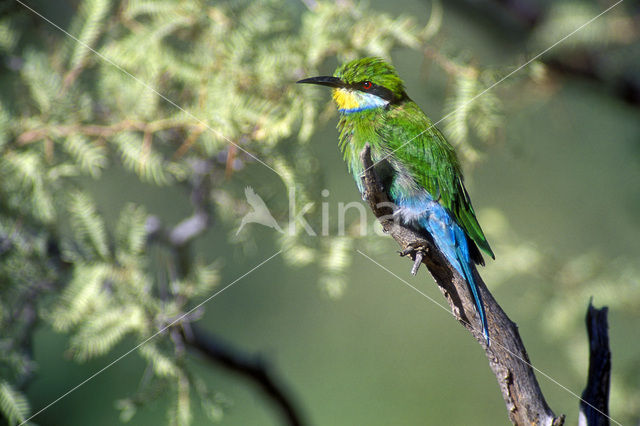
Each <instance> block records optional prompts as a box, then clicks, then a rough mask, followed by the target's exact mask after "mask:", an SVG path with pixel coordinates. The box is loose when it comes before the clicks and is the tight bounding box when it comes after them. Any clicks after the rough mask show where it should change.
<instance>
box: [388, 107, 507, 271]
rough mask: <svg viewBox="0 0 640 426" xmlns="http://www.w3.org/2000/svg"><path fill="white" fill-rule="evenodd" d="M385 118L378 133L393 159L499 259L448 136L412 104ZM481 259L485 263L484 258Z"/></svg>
mask: <svg viewBox="0 0 640 426" xmlns="http://www.w3.org/2000/svg"><path fill="white" fill-rule="evenodd" d="M385 116H386V117H385V120H384V123H383V124H381V126H380V127H379V128H378V132H379V133H380V136H381V139H382V140H384V141H385V142H387V143H388V144H389V149H390V151H391V152H393V156H394V157H396V158H397V160H398V161H399V162H400V163H401V164H404V165H405V166H408V167H409V170H410V174H411V175H412V177H413V179H415V181H416V183H417V184H418V185H420V186H421V187H423V188H425V189H426V190H427V191H429V193H430V194H431V196H432V197H433V198H434V199H436V200H438V202H440V204H442V206H444V207H445V208H446V209H447V210H448V211H449V212H450V213H451V214H452V215H453V217H454V218H455V220H456V222H457V223H458V225H460V227H461V228H462V229H463V230H464V231H465V233H466V234H467V236H468V237H469V239H471V240H472V241H473V242H474V243H475V244H476V245H477V247H478V248H480V249H481V250H482V251H484V252H485V253H486V254H488V255H489V256H491V257H492V258H494V259H495V256H494V254H493V251H492V250H491V247H490V246H489V242H488V241H487V238H486V237H485V236H484V232H482V228H481V227H480V224H479V223H478V220H477V219H476V214H475V211H474V210H473V206H472V205H471V199H470V197H469V193H468V192H467V189H466V188H465V186H464V183H463V175H462V169H461V168H460V165H459V162H458V158H457V156H456V153H455V151H454V149H453V147H452V146H451V145H450V144H449V142H447V140H446V139H445V137H444V135H443V134H442V133H441V132H440V131H439V130H438V129H437V128H436V127H435V126H434V125H433V123H432V122H431V120H429V118H427V116H426V115H425V114H424V113H423V112H422V110H421V109H420V108H419V107H418V106H417V105H416V104H415V103H414V102H412V101H408V102H405V103H404V104H403V105H402V106H400V107H398V108H395V109H394V110H393V111H389V112H388V113H387V114H385ZM478 254H479V253H478ZM477 257H479V258H480V261H479V262H478V263H482V258H481V256H477Z"/></svg>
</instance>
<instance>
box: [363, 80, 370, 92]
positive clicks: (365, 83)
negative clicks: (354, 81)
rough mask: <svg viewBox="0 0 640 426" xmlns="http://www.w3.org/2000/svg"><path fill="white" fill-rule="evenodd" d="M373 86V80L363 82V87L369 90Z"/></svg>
mask: <svg viewBox="0 0 640 426" xmlns="http://www.w3.org/2000/svg"><path fill="white" fill-rule="evenodd" d="M371 86H373V84H371V82H370V81H365V82H364V83H362V87H363V88H364V89H365V90H369V89H371Z"/></svg>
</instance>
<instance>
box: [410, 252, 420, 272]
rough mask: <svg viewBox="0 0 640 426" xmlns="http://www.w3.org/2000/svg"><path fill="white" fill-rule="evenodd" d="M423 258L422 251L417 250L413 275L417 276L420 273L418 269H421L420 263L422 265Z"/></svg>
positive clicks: (412, 269) (412, 270)
mask: <svg viewBox="0 0 640 426" xmlns="http://www.w3.org/2000/svg"><path fill="white" fill-rule="evenodd" d="M422 258H423V254H422V251H416V254H415V256H414V259H413V267H412V268H411V275H413V276H416V275H417V274H418V269H420V265H422Z"/></svg>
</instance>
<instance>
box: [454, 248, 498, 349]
mask: <svg viewBox="0 0 640 426" xmlns="http://www.w3.org/2000/svg"><path fill="white" fill-rule="evenodd" d="M465 244H466V241H465ZM456 252H457V254H458V260H459V262H460V264H461V265H462V270H463V271H464V278H465V280H467V284H468V285H469V290H471V294H472V295H473V300H474V302H475V304H476V310H477V311H478V315H479V316H480V321H481V322H482V335H483V336H484V340H486V342H487V346H489V345H490V344H491V341H490V340H489V326H488V325H487V317H486V315H485V313H484V304H483V303H482V297H481V296H480V292H479V291H478V287H477V286H476V283H475V281H474V280H473V273H472V271H471V268H470V267H469V260H468V259H469V258H468V257H467V260H466V261H465V260H464V259H463V258H462V257H461V255H462V253H461V252H460V250H456Z"/></svg>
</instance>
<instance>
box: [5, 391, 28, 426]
mask: <svg viewBox="0 0 640 426" xmlns="http://www.w3.org/2000/svg"><path fill="white" fill-rule="evenodd" d="M29 410H30V409H29V402H28V401H27V398H25V396H24V395H23V394H22V393H20V392H18V391H17V390H15V389H14V388H13V387H12V386H11V385H10V384H9V383H7V382H6V381H4V380H3V381H0V411H1V412H2V414H3V415H4V417H5V418H6V419H7V422H8V423H9V425H15V424H18V423H21V422H23V421H24V420H25V419H26V418H27V416H28V415H29Z"/></svg>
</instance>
